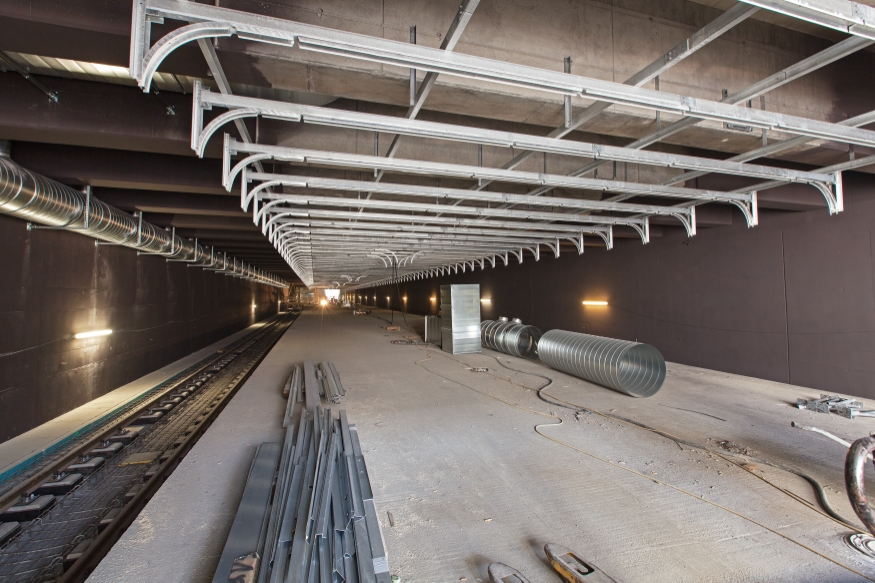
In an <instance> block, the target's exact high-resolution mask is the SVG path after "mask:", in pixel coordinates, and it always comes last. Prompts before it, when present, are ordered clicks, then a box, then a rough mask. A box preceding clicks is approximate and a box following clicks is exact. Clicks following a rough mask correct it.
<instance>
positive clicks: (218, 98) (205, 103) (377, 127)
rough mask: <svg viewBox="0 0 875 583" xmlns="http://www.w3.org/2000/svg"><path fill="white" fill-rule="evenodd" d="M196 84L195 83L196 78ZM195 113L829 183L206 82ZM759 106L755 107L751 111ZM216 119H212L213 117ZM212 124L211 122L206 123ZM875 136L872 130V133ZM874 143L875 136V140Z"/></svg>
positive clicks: (205, 135) (200, 136)
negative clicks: (217, 111)
mask: <svg viewBox="0 0 875 583" xmlns="http://www.w3.org/2000/svg"><path fill="white" fill-rule="evenodd" d="M195 86H196V88H197V87H199V82H196V83H195ZM194 96H195V101H194V108H195V115H194V119H195V120H197V119H202V116H201V115H199V114H198V111H202V110H203V109H209V108H212V107H214V106H216V107H223V108H228V109H231V110H241V111H243V112H244V113H247V114H248V113H251V114H252V115H261V116H264V117H270V118H275V119H282V120H288V121H301V122H303V123H311V124H315V125H325V126H330V127H344V128H351V129H358V130H366V131H378V132H392V133H399V134H404V135H413V136H419V137H425V138H432V139H439V140H450V141H459V142H468V143H475V144H480V143H482V144H487V145H493V146H501V147H507V148H510V147H514V148H523V149H527V150H535V151H539V152H548V153H552V154H562V155H567V156H580V157H585V158H596V159H605V160H614V161H618V162H634V163H636V164H646V165H652V166H668V167H677V168H687V169H691V170H709V171H711V172H721V173H726V174H735V175H739V176H752V177H759V178H769V179H771V178H776V177H781V178H786V179H788V180H800V181H822V182H828V181H829V180H830V179H831V177H830V176H825V175H820V174H816V173H811V172H803V171H799V170H790V169H787V168H775V167H771V166H759V165H752V164H739V163H736V162H725V161H723V160H716V159H713V158H700V157H695V156H685V155H680V154H666V153H663V152H653V151H648V150H636V149H629V148H623V147H617V146H606V145H599V144H592V143H588V142H578V141H570V140H559V139H556V138H549V137H543V136H533V135H529V134H520V133H515V132H503V131H497V130H488V129H483V128H471V127H465V126H457V125H452V124H443V123H435V122H425V121H421V120H409V119H399V118H393V117H388V116H382V115H376V114H369V113H359V112H353V111H343V110H339V109H330V108H325V107H317V106H310V105H300V104H296V103H286V102H279V101H270V100H267V99H259V98H255V97H240V96H237V95H221V94H217V93H214V92H212V91H209V89H208V88H206V87H199V89H198V90H196V91H195V93H194ZM751 111H759V110H751ZM213 123H215V121H214V122H213ZM210 125H212V123H211V124H210ZM208 129H209V130H212V131H213V132H214V131H215V130H216V129H218V128H217V127H215V126H214V127H213V128H209V127H208V128H205V129H204V130H203V132H199V130H198V129H194V130H193V136H192V139H193V142H197V144H198V145H199V146H198V148H199V149H198V150H196V151H197V152H198V154H199V155H202V154H203V148H204V146H205V144H206V141H207V140H208V139H209V137H210V135H209V134H210V133H211V132H208V131H207V130H208ZM873 136H875V133H873ZM873 143H875V141H873Z"/></svg>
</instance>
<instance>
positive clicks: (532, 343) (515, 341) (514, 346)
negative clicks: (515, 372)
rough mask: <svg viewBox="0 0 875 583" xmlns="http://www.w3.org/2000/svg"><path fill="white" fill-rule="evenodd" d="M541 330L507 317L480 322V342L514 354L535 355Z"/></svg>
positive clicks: (493, 348) (491, 347)
mask: <svg viewBox="0 0 875 583" xmlns="http://www.w3.org/2000/svg"><path fill="white" fill-rule="evenodd" d="M540 339H541V330H540V329H539V328H537V327H536V326H527V325H526V324H523V323H522V322H521V321H520V320H518V319H516V318H514V319H513V320H511V321H508V320H507V318H499V319H498V320H484V321H482V322H480V344H482V345H483V346H485V347H486V348H490V349H492V350H497V351H499V352H503V353H505V354H510V355H513V356H520V357H526V356H533V355H534V354H535V353H536V352H537V350H538V341H539V340H540Z"/></svg>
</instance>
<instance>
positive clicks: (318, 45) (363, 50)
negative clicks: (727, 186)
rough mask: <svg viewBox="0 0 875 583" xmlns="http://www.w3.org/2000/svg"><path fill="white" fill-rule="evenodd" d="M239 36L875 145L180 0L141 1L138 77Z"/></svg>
mask: <svg viewBox="0 0 875 583" xmlns="http://www.w3.org/2000/svg"><path fill="white" fill-rule="evenodd" d="M165 18H169V19H174V20H181V21H183V22H190V23H193V24H190V25H188V26H183V27H182V28H179V29H177V30H174V31H173V32H171V33H169V34H168V35H166V36H164V37H163V38H161V39H160V40H159V41H158V42H157V43H155V45H154V46H151V42H150V36H151V24H152V22H163V21H164V19H165ZM235 34H236V35H237V36H238V37H240V38H242V39H245V40H250V41H254V42H266V43H271V44H278V45H283V46H288V47H291V46H294V45H295V44H297V45H298V47H300V48H301V49H303V50H311V51H316V52H322V53H327V54H333V55H339V56H345V57H349V58H355V59H363V60H367V61H371V62H376V63H382V64H385V65H395V66H399V67H403V68H405V69H421V70H424V71H433V72H435V73H441V74H449V75H456V76H460V77H467V78H471V79H477V80H481V81H486V82H491V83H499V84H505V85H512V86H516V87H523V88H527V89H534V90H539V91H546V92H550V93H558V94H561V95H572V96H573V95H578V96H580V97H583V98H588V99H595V100H599V101H607V102H611V103H618V104H625V105H630V106H634V107H641V108H645V109H652V110H656V111H663V112H668V113H673V114H676V115H683V116H690V117H696V118H701V119H710V120H714V121H720V122H730V123H737V124H742V125H749V126H753V127H757V128H767V129H773V130H778V131H786V132H789V133H794V134H799V135H807V136H811V137H816V138H823V139H831V140H836V141H839V142H845V143H849V144H857V145H863V146H875V132H872V131H868V130H861V129H855V128H847V127H843V126H839V125H837V124H832V123H828V122H822V121H817V120H812V119H807V118H802V117H797V116H791V115H785V114H779V113H774V112H767V111H762V110H754V109H749V108H744V107H738V106H734V105H728V104H723V103H719V102H715V101H708V100H703V99H697V98H694V97H689V96H682V95H674V94H671V93H665V92H660V91H654V90H650V89H643V88H640V87H632V86H629V85H624V84H621V83H614V82H609V81H602V80H598V79H592V78H588V77H582V76H578V75H572V74H567V73H559V72H554V71H548V70H545V69H538V68H535V67H528V66H524V65H517V64H513V63H507V62H503V61H498V60H494V59H486V58H482V57H475V56H472V55H463V54H459V53H454V52H448V51H443V50H440V49H433V48H429V47H423V46H418V45H411V44H407V43H402V42H397V41H391V40H386V39H382V38H376V37H370V36H367V35H360V34H354V33H347V32H342V31H337V30H331V29H327V28H323V27H318V26H312V25H307V24H302V23H298V22H292V21H288V20H283V19H279V18H272V17H267V16H261V15H256V14H250V13H246V12H240V11H236V10H229V9H226V8H218V7H214V6H208V5H205V4H198V3H194V2H184V1H180V0H134V10H133V17H132V31H131V51H130V71H131V75H132V76H133V77H135V78H136V79H137V82H138V84H139V85H140V87H142V88H143V89H144V90H145V91H148V89H149V85H150V83H151V79H152V74H153V73H155V72H156V71H157V69H158V67H159V65H160V64H161V62H162V61H163V59H164V58H165V57H166V56H167V55H169V54H170V53H172V52H173V51H174V50H175V49H176V48H178V47H180V46H182V45H184V44H185V43H187V42H190V41H192V40H197V39H199V38H212V37H228V36H232V35H235ZM407 121H411V120H407ZM393 133H394V132H393Z"/></svg>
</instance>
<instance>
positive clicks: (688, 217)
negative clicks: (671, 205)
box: [671, 201, 734, 237]
mask: <svg viewBox="0 0 875 583" xmlns="http://www.w3.org/2000/svg"><path fill="white" fill-rule="evenodd" d="M733 202H734V201H733ZM671 216H673V217H674V218H676V219H677V220H679V221H680V222H681V224H682V225H683V226H684V229H686V230H687V237H692V236H694V235H695V234H696V207H695V206H691V207H688V208H687V209H686V210H685V211H683V212H679V213H672V214H671Z"/></svg>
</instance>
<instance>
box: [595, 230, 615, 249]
mask: <svg viewBox="0 0 875 583" xmlns="http://www.w3.org/2000/svg"><path fill="white" fill-rule="evenodd" d="M596 234H597V235H598V236H599V237H601V238H602V240H603V241H604V242H605V246H606V247H607V248H608V251H610V250H611V249H613V248H614V228H613V227H608V228H607V229H606V230H604V231H599V232H598V233H596Z"/></svg>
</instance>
